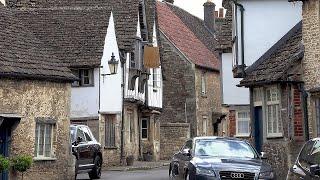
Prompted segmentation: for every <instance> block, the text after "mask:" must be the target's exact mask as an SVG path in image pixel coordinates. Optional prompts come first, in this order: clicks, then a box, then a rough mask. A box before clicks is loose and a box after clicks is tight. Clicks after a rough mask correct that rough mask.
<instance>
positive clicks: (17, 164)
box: [11, 155, 32, 179]
mask: <svg viewBox="0 0 320 180" xmlns="http://www.w3.org/2000/svg"><path fill="white" fill-rule="evenodd" d="M11 165H12V168H13V170H14V171H17V172H20V173H21V174H22V179H23V173H24V172H26V171H27V170H28V169H29V168H30V167H31V165H32V157H31V156H28V155H18V156H16V157H13V158H12V159H11Z"/></svg>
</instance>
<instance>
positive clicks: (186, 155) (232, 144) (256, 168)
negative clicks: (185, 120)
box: [169, 137, 275, 180]
mask: <svg viewBox="0 0 320 180" xmlns="http://www.w3.org/2000/svg"><path fill="white" fill-rule="evenodd" d="M263 158H265V157H262V156H260V155H259V154H258V153H257V151H256V150H255V149H254V148H253V147H252V146H251V145H250V144H249V143H248V142H246V141H243V140H240V139H236V138H227V137H196V138H193V139H190V140H188V141H186V142H185V144H184V146H183V147H182V148H181V150H180V151H179V152H177V153H176V154H174V156H173V158H172V161H171V163H170V166H169V177H170V178H171V179H184V180H189V179H191V180H220V179H221V180H223V179H229V180H230V179H246V180H255V179H274V177H275V175H274V172H273V171H272V169H271V166H270V165H269V164H267V163H265V162H263V161H262V159H263Z"/></svg>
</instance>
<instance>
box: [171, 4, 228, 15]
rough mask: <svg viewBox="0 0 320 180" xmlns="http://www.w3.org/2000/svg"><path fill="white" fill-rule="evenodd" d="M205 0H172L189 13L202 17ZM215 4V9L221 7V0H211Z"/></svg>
mask: <svg viewBox="0 0 320 180" xmlns="http://www.w3.org/2000/svg"><path fill="white" fill-rule="evenodd" d="M205 2H207V0H174V4H175V5H176V6H179V7H181V8H182V9H184V10H186V11H188V12H190V13H191V14H193V15H195V16H198V17H199V18H201V19H203V4H204V3H205ZM212 2H214V3H215V4H216V11H217V10H218V9H219V8H220V7H222V5H221V3H222V0H212Z"/></svg>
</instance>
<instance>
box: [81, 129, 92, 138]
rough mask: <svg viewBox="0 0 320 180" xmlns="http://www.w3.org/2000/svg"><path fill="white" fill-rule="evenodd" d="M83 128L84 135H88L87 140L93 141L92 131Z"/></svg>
mask: <svg viewBox="0 0 320 180" xmlns="http://www.w3.org/2000/svg"><path fill="white" fill-rule="evenodd" d="M81 129H82V130H83V133H84V136H85V137H86V140H87V141H92V138H91V137H90V133H89V131H88V129H87V128H81Z"/></svg>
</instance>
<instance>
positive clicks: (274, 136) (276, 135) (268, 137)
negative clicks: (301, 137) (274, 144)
mask: <svg viewBox="0 0 320 180" xmlns="http://www.w3.org/2000/svg"><path fill="white" fill-rule="evenodd" d="M280 138H283V135H282V134H275V135H267V139H280Z"/></svg>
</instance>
